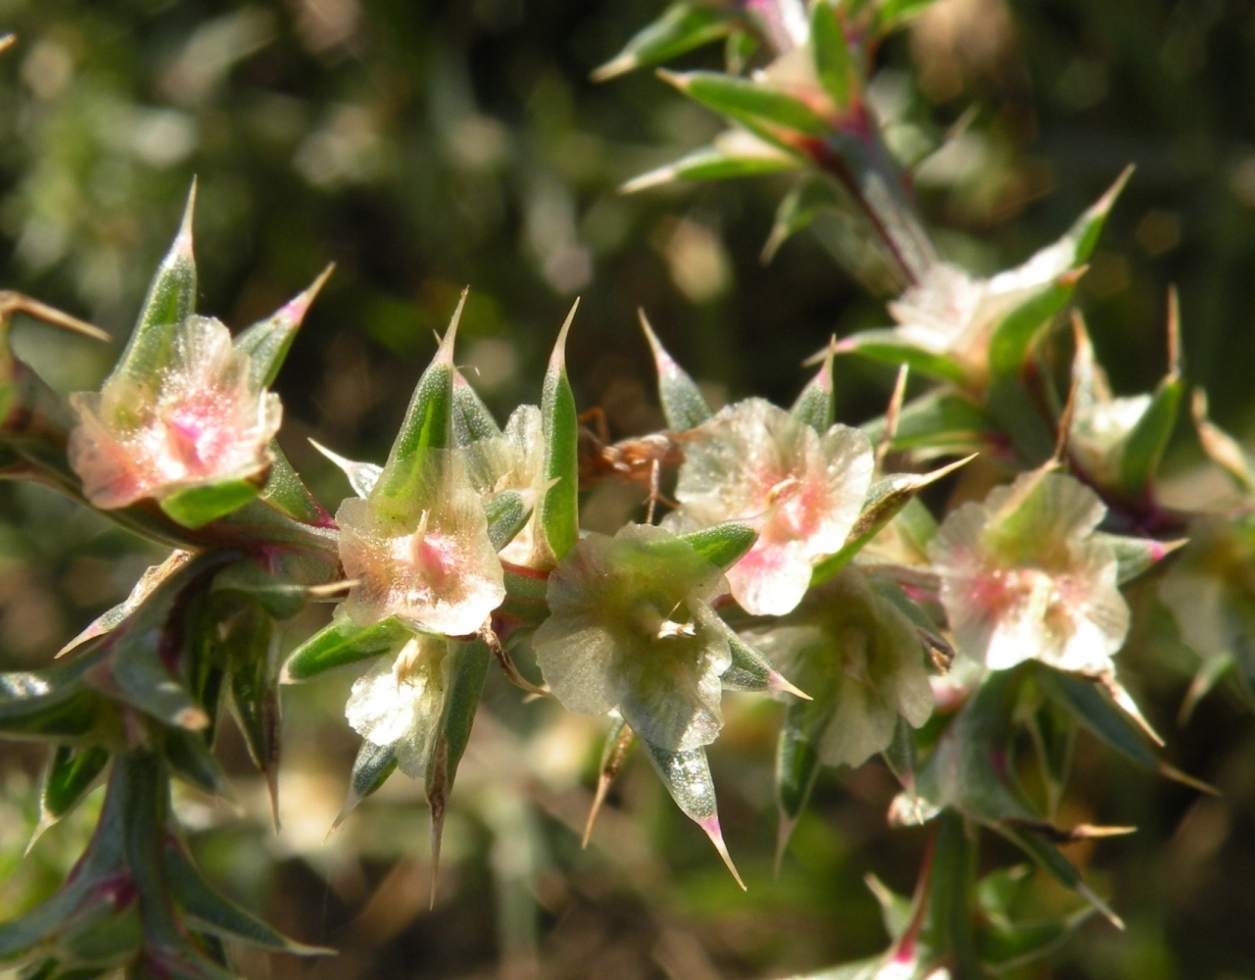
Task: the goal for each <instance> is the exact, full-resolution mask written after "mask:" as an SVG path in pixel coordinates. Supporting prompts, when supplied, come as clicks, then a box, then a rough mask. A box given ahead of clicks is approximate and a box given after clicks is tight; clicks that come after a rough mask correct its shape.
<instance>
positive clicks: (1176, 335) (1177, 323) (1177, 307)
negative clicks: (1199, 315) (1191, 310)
mask: <svg viewBox="0 0 1255 980" xmlns="http://www.w3.org/2000/svg"><path fill="white" fill-rule="evenodd" d="M1168 376H1169V377H1171V378H1179V377H1180V376H1181V297H1180V296H1179V295H1178V293H1177V287H1176V286H1175V285H1173V286H1169V287H1168Z"/></svg>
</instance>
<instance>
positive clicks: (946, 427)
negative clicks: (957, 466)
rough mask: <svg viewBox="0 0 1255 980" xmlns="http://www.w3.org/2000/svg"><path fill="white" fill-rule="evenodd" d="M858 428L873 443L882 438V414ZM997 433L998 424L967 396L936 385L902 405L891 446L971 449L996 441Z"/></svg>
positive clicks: (899, 449)
mask: <svg viewBox="0 0 1255 980" xmlns="http://www.w3.org/2000/svg"><path fill="white" fill-rule="evenodd" d="M861 428H862V430H863V432H864V433H865V434H866V435H867V438H868V439H870V440H871V442H872V444H873V445H876V444H878V443H879V442H880V441H881V440H882V439H883V438H884V431H885V420H884V417H883V416H882V417H881V418H878V419H875V420H874V421H871V422H868V423H867V424H865V425H863V426H861ZM1000 434H1001V430H1000V429H999V427H998V425H997V423H996V422H994V420H993V419H991V418H990V417H989V415H988V414H986V412H985V411H984V409H982V408H981V407H980V406H979V405H977V404H976V403H975V402H973V401H972V400H971V399H970V398H968V397H967V396H965V395H961V394H959V393H957V392H955V391H948V390H946V389H944V388H938V389H934V390H932V391H929V392H926V393H924V394H923V395H921V396H920V397H918V398H915V399H912V400H911V401H909V402H908V403H907V404H906V405H904V406H903V408H902V411H901V413H900V414H899V416H898V427H897V429H896V430H895V432H894V434H893V444H892V445H891V446H890V449H891V450H892V451H894V452H910V451H913V450H934V451H935V452H937V453H939V454H940V453H951V452H954V453H958V452H971V451H973V450H975V449H980V448H983V447H985V446H988V445H990V444H996V442H997V440H998V438H999V436H1000Z"/></svg>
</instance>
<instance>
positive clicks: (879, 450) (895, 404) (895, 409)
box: [828, 336, 910, 473]
mask: <svg viewBox="0 0 1255 980" xmlns="http://www.w3.org/2000/svg"><path fill="white" fill-rule="evenodd" d="M836 353H837V338H836V337H835V336H834V337H833V338H832V339H831V340H829V341H828V356H829V357H833V356H835V355H836ZM909 374H910V367H909V366H908V365H906V364H903V365H902V366H901V367H899V368H898V377H897V380H895V381H894V383H893V394H892V395H890V396H889V406H888V408H887V409H886V410H885V431H884V435H883V436H882V437H881V439H880V445H878V446H877V447H876V472H877V473H881V472H883V471H884V468H885V457H886V456H888V455H889V448H890V447H891V446H892V445H893V440H894V439H896V438H897V436H898V422H899V420H900V419H901V417H902V404H903V402H905V401H906V379H907V376H908V375H909Z"/></svg>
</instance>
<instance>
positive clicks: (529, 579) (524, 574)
mask: <svg viewBox="0 0 1255 980" xmlns="http://www.w3.org/2000/svg"><path fill="white" fill-rule="evenodd" d="M548 588H549V576H548V574H546V573H544V572H538V571H535V570H534V569H528V568H522V567H521V566H517V565H506V566H505V593H506V595H505V602H503V603H502V604H501V606H500V608H499V609H498V610H497V612H496V618H498V619H501V620H503V621H505V622H508V623H510V624H511V625H512V626H515V627H518V626H523V625H529V626H539V625H540V624H541V623H543V622H544V621H545V620H546V619H547V618H548V617H549V603H548V601H547V599H546V595H547V590H548Z"/></svg>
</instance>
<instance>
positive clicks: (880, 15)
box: [876, 0, 936, 37]
mask: <svg viewBox="0 0 1255 980" xmlns="http://www.w3.org/2000/svg"><path fill="white" fill-rule="evenodd" d="M935 2H936V0H881V3H880V4H879V5H878V7H877V9H876V33H877V35H879V36H881V37H883V36H884V35H886V34H888V33H889V32H890V31H893V30H896V29H897V28H899V27H901V26H902V25H903V24H905V23H906V22H907V21H909V20H911V19H913V18H915V17H918V16H919V15H920V14H922V13H923V12H924V11H925V10H927V9H928V8H929V7H931V6H932V5H933V4H934V3H935Z"/></svg>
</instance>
